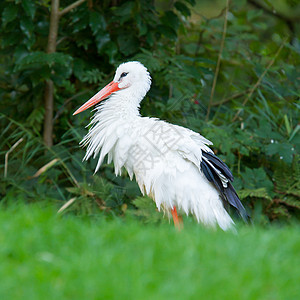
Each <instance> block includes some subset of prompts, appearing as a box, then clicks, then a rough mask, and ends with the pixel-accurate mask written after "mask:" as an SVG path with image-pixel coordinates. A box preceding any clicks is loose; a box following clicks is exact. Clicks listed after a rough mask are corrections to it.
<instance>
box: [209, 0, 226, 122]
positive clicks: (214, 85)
mask: <svg viewBox="0 0 300 300" xmlns="http://www.w3.org/2000/svg"><path fill="white" fill-rule="evenodd" d="M228 9H229V0H227V1H226V11H225V19H224V27H223V34H222V40H221V46H220V51H219V56H218V62H217V67H216V72H215V76H214V81H213V85H212V88H211V93H210V98H209V103H208V107H207V113H206V121H207V120H208V118H209V114H210V109H211V106H212V103H213V97H214V93H215V88H216V83H217V78H218V74H219V70H220V63H221V56H222V52H223V48H224V42H225V36H226V31H227V16H228Z"/></svg>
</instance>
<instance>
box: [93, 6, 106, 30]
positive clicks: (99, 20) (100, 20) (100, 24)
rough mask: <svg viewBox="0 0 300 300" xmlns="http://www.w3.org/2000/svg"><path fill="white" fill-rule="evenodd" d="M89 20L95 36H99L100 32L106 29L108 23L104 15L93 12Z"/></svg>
mask: <svg viewBox="0 0 300 300" xmlns="http://www.w3.org/2000/svg"><path fill="white" fill-rule="evenodd" d="M89 18H90V21H89V25H90V27H91V29H92V32H93V34H94V35H97V34H98V33H99V32H100V31H103V30H105V29H106V22H105V19H104V17H103V15H101V14H99V13H98V12H95V11H92V12H91V13H90V16H89Z"/></svg>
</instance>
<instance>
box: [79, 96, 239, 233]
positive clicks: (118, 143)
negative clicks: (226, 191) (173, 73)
mask: <svg viewBox="0 0 300 300" xmlns="http://www.w3.org/2000/svg"><path fill="white" fill-rule="evenodd" d="M126 97H127V96H126V95H124V96H123V99H120V95H118V93H115V94H113V95H112V96H111V97H110V98H109V100H108V101H106V102H103V103H101V105H99V106H98V107H97V108H96V113H95V115H94V117H93V119H92V121H91V125H92V127H91V128H90V130H89V132H88V134H87V135H86V136H85V138H84V139H83V141H82V144H83V145H85V146H87V152H86V155H85V157H84V159H88V158H90V157H91V156H93V157H94V158H96V157H98V156H99V159H98V163H97V167H96V170H95V172H96V171H97V170H98V169H99V167H100V165H101V164H102V162H103V160H104V158H105V156H106V155H107V156H108V162H111V161H113V163H114V167H115V173H116V175H120V174H121V169H122V168H123V167H125V169H126V170H127V172H128V174H129V176H130V178H131V179H133V176H135V178H136V181H137V183H138V185H139V187H140V190H141V192H142V193H143V194H147V195H148V196H150V197H151V198H152V199H153V200H154V201H155V203H156V206H157V208H158V209H159V210H160V209H161V208H162V209H163V210H165V211H167V212H169V211H170V210H171V209H172V208H173V207H174V206H176V207H177V208H179V209H181V210H183V211H184V212H185V213H186V214H189V213H192V214H193V215H194V216H195V217H196V219H197V220H198V222H200V221H201V222H202V223H204V224H206V225H211V226H215V225H216V224H218V225H219V226H220V227H221V228H222V229H224V230H226V229H228V228H230V227H231V226H232V224H233V221H232V219H231V218H230V216H229V215H228V213H227V212H226V210H225V209H224V207H223V204H222V200H221V199H220V194H219V192H218V191H217V190H216V188H215V187H214V186H213V185H212V184H211V183H210V182H209V181H208V180H207V178H206V177H205V176H204V174H203V172H202V170H201V168H200V163H201V160H202V150H204V151H206V152H211V153H212V151H211V149H210V148H209V147H208V146H207V145H211V144H212V143H211V142H210V141H208V140H207V139H205V138H204V137H203V136H201V135H200V134H198V133H195V132H193V131H192V130H189V129H186V128H183V127H180V126H176V125H172V124H169V123H167V122H164V121H161V120H158V119H155V118H148V117H141V116H140V114H139V102H137V103H132V105H128V102H130V101H136V100H135V98H130V97H128V98H127V99H126ZM220 177H222V175H221V174H220ZM226 181H227V179H226V178H225V177H224V178H223V180H222V182H223V184H224V186H226Z"/></svg>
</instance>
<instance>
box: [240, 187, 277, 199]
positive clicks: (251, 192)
mask: <svg viewBox="0 0 300 300" xmlns="http://www.w3.org/2000/svg"><path fill="white" fill-rule="evenodd" d="M238 194H239V197H240V198H241V199H245V198H247V197H253V198H263V199H266V200H269V201H271V200H272V199H271V197H270V196H269V195H268V192H267V190H266V188H264V187H262V188H258V189H243V190H240V191H239V192H238Z"/></svg>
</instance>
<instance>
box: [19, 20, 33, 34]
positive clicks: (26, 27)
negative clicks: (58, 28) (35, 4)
mask: <svg viewBox="0 0 300 300" xmlns="http://www.w3.org/2000/svg"><path fill="white" fill-rule="evenodd" d="M20 28H21V29H22V31H23V32H24V33H25V35H26V36H27V37H28V38H31V36H32V33H33V29H34V25H33V23H32V21H31V20H30V19H29V18H26V17H23V18H22V19H21V22H20Z"/></svg>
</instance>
